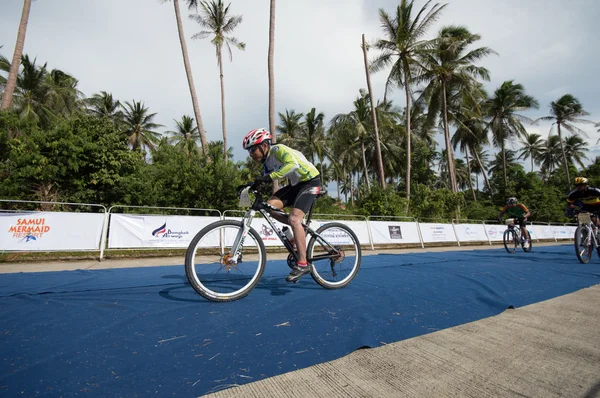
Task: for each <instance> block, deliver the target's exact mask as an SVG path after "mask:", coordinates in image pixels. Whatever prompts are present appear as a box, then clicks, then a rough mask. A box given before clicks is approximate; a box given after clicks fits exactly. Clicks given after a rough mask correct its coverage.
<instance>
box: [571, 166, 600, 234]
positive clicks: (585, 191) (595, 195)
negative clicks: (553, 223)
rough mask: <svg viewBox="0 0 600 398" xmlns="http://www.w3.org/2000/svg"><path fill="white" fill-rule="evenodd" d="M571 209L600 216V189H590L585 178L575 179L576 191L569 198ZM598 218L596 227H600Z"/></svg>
mask: <svg viewBox="0 0 600 398" xmlns="http://www.w3.org/2000/svg"><path fill="white" fill-rule="evenodd" d="M567 202H569V205H570V207H571V209H575V210H579V211H581V210H583V211H587V212H589V213H590V214H593V215H598V214H600V189H598V188H594V187H590V186H589V181H588V179H587V178H585V177H576V178H575V189H574V190H573V191H571V193H570V194H569V196H568V197H567ZM594 218H596V225H598V226H600V220H598V219H597V218H598V217H594Z"/></svg>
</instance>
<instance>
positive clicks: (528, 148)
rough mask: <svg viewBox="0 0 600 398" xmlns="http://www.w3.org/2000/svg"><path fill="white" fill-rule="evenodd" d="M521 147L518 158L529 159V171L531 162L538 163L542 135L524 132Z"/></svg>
mask: <svg viewBox="0 0 600 398" xmlns="http://www.w3.org/2000/svg"><path fill="white" fill-rule="evenodd" d="M521 144H522V145H523V148H521V151H520V153H519V159H523V160H525V159H527V158H529V159H531V171H532V172H533V163H534V162H535V163H536V164H538V158H539V156H540V153H541V150H542V145H543V143H542V136H541V135H539V134H529V133H528V132H525V133H524V134H523V139H521Z"/></svg>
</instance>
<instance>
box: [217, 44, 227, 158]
mask: <svg viewBox="0 0 600 398" xmlns="http://www.w3.org/2000/svg"><path fill="white" fill-rule="evenodd" d="M217 56H218V57H219V77H220V80H221V127H222V129H223V156H225V164H227V127H226V124H225V82H224V81H223V62H222V61H223V59H222V54H221V49H220V48H219V49H218V55H217Z"/></svg>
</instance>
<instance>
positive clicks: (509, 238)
mask: <svg viewBox="0 0 600 398" xmlns="http://www.w3.org/2000/svg"><path fill="white" fill-rule="evenodd" d="M502 239H503V241H504V248H505V249H506V251H507V252H509V253H510V254H513V253H514V252H515V250H517V246H518V241H517V233H516V232H515V230H514V229H510V228H509V229H507V230H506V231H504V237H503V238H502Z"/></svg>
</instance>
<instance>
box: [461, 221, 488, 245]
mask: <svg viewBox="0 0 600 398" xmlns="http://www.w3.org/2000/svg"><path fill="white" fill-rule="evenodd" d="M454 232H455V233H456V238H457V239H458V241H459V242H480V241H486V242H487V241H488V237H487V235H486V234H485V226H484V225H483V224H454Z"/></svg>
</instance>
